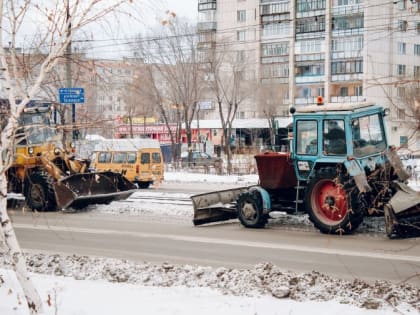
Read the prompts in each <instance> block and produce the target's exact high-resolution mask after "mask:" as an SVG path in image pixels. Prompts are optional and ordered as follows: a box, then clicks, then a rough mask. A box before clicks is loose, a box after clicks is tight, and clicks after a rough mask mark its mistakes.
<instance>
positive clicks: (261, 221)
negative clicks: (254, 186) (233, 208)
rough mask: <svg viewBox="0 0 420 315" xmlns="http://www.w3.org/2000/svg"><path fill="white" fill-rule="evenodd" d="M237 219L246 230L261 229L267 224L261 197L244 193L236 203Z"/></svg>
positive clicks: (256, 194) (251, 193) (255, 193)
mask: <svg viewBox="0 0 420 315" xmlns="http://www.w3.org/2000/svg"><path fill="white" fill-rule="evenodd" d="M237 211H238V218H239V221H241V223H242V225H243V226H245V227H247V228H263V227H264V226H265V225H266V224H267V220H268V219H267V215H265V214H264V213H263V207H262V201H261V197H260V196H259V195H258V193H257V192H246V193H243V194H241V195H240V196H239V199H238V202H237Z"/></svg>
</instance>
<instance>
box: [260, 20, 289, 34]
mask: <svg viewBox="0 0 420 315" xmlns="http://www.w3.org/2000/svg"><path fill="white" fill-rule="evenodd" d="M262 27H263V33H262V37H268V36H279V35H289V33H290V31H289V30H290V26H289V23H286V22H282V23H269V24H263V26H262Z"/></svg>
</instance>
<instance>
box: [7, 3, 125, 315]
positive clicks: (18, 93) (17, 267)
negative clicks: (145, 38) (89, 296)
mask: <svg viewBox="0 0 420 315" xmlns="http://www.w3.org/2000/svg"><path fill="white" fill-rule="evenodd" d="M126 2H129V1H126V0H117V1H113V2H108V1H100V0H90V1H83V4H81V2H79V1H75V2H72V3H70V1H69V0H66V1H56V3H54V1H53V2H51V3H50V6H48V5H46V4H44V3H43V4H42V6H41V5H39V2H38V1H31V0H25V1H12V0H9V1H3V0H0V25H1V29H0V43H3V42H4V41H7V40H8V41H9V42H10V45H9V50H8V51H6V49H5V48H4V47H3V46H2V45H0V78H1V80H2V81H3V83H2V87H3V88H4V90H5V94H6V95H7V99H8V106H7V107H8V109H7V113H6V114H7V115H8V117H7V123H6V124H4V125H3V126H2V129H1V138H0V139H1V140H0V144H1V146H0V157H1V158H0V223H1V224H0V243H1V244H0V245H1V246H0V248H2V249H4V251H5V254H6V255H7V256H8V257H9V258H10V261H11V262H12V265H13V269H14V271H15V272H16V275H17V278H18V280H19V282H20V284H21V286H22V289H23V292H24V294H25V298H26V302H27V304H28V307H29V310H30V312H31V313H32V314H39V313H43V307H42V302H41V299H40V296H39V294H38V293H37V291H36V289H35V287H34V285H33V283H32V281H31V278H30V277H29V275H28V273H27V269H26V264H25V258H24V256H23V254H22V251H21V249H20V246H19V243H18V240H17V238H16V235H15V232H14V229H13V226H12V223H11V220H10V218H9V216H8V213H7V179H6V172H7V169H8V168H9V167H10V165H11V164H12V162H13V149H14V148H13V141H14V140H13V139H14V133H15V131H16V128H17V127H18V118H19V116H20V114H21V113H22V112H23V109H24V108H25V106H26V104H27V103H28V102H29V101H30V100H31V99H34V98H36V97H37V96H38V95H39V93H40V88H41V85H42V83H43V82H44V81H45V80H46V78H47V74H48V73H50V72H51V70H52V69H53V68H54V67H55V66H56V64H57V62H58V58H59V57H61V56H63V55H64V54H65V51H66V48H67V46H68V45H69V43H70V41H71V38H72V36H74V34H75V33H76V32H77V31H79V30H80V29H81V28H82V27H84V26H86V25H87V24H89V23H92V22H94V21H97V20H98V19H100V18H102V17H104V16H105V15H107V14H109V13H111V12H113V11H114V10H115V9H117V8H119V7H121V6H122V5H123V4H124V3H126ZM31 14H32V15H36V16H37V20H42V22H41V23H40V25H42V26H43V27H45V28H44V29H43V30H42V32H41V33H40V34H41V35H39V38H38V40H37V42H38V44H39V46H38V47H39V50H42V52H43V57H42V61H41V62H40V64H39V67H37V74H36V75H34V76H33V77H32V78H31V80H30V81H29V80H27V79H26V78H24V77H22V76H20V70H19V63H18V59H19V58H18V51H17V49H16V42H17V40H18V36H19V33H20V31H21V28H22V25H24V23H25V22H27V21H28V19H30V17H31ZM17 100H20V102H17Z"/></svg>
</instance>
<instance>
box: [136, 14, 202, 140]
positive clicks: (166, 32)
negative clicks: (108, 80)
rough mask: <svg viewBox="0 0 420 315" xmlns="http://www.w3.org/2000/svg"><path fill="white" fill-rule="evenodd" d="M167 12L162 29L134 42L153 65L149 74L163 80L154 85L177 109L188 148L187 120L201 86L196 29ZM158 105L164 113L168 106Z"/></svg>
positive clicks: (194, 109)
mask: <svg viewBox="0 0 420 315" xmlns="http://www.w3.org/2000/svg"><path fill="white" fill-rule="evenodd" d="M167 14H168V17H167V19H165V20H163V21H162V29H161V30H159V32H154V33H152V35H151V36H150V37H148V38H144V37H142V36H139V37H138V40H137V43H136V45H135V46H136V50H137V51H138V53H139V55H140V56H141V58H143V59H144V61H145V63H147V64H149V65H150V66H151V67H152V68H153V71H152V73H153V77H155V78H156V77H157V76H158V77H160V78H161V80H162V81H163V82H160V84H159V85H156V87H157V88H165V93H164V94H165V96H166V99H167V100H168V101H169V103H170V104H172V105H173V107H174V109H175V111H176V113H177V115H176V119H177V122H181V121H182V123H183V124H184V129H185V133H186V137H187V144H188V147H189V148H191V145H192V130H191V123H192V121H193V119H194V117H195V113H196V111H197V105H198V100H199V99H200V95H201V92H202V86H203V83H202V80H201V78H202V76H201V75H200V65H199V63H198V59H197V57H198V55H197V38H196V34H195V33H196V32H195V27H193V26H191V25H190V24H188V23H187V22H183V21H181V20H179V19H178V18H177V17H176V15H175V13H172V12H168V13H167ZM154 82H155V83H156V81H154ZM160 109H161V113H162V114H163V117H165V116H166V115H165V113H166V114H167V112H168V110H167V109H165V108H163V107H161V108H160ZM177 122H176V123H177Z"/></svg>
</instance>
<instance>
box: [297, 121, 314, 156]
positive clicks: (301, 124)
mask: <svg viewBox="0 0 420 315" xmlns="http://www.w3.org/2000/svg"><path fill="white" fill-rule="evenodd" d="M317 126H318V123H317V121H316V120H299V121H297V123H296V153H297V154H305V155H317V154H318V145H317V143H318V127H317Z"/></svg>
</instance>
